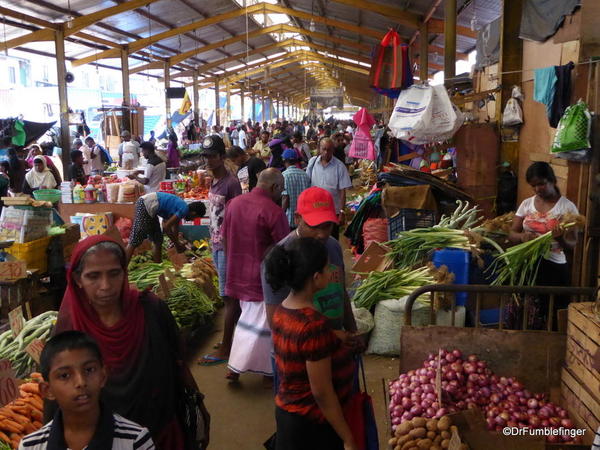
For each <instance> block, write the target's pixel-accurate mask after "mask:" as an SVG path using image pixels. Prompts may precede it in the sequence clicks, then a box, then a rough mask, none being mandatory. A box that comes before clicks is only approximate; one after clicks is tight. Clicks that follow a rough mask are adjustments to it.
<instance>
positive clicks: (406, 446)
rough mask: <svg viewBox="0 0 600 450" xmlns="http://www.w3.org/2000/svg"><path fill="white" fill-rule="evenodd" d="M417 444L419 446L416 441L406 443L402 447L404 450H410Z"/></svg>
mask: <svg viewBox="0 0 600 450" xmlns="http://www.w3.org/2000/svg"><path fill="white" fill-rule="evenodd" d="M416 444H417V441H414V440H410V441H406V442H405V443H404V444H403V445H402V450H407V449H409V448H413V447H414V446H415V445H416Z"/></svg>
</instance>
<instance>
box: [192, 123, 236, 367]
mask: <svg viewBox="0 0 600 450" xmlns="http://www.w3.org/2000/svg"><path fill="white" fill-rule="evenodd" d="M201 155H202V156H203V157H204V159H205V161H206V168H207V169H208V170H210V172H211V174H212V176H213V182H212V185H211V187H210V191H209V193H208V216H209V219H210V225H209V228H210V243H211V247H212V253H213V261H214V263H215V267H216V268H217V273H218V274H219V293H220V294H221V297H223V302H224V303H225V324H224V326H223V340H222V341H221V345H220V346H219V348H218V349H217V351H216V352H215V353H214V354H212V355H204V356H203V357H202V358H201V359H200V361H199V363H200V365H203V366H210V365H214V364H221V363H224V362H226V361H227V358H228V357H229V352H230V350H231V340H232V338H233V331H234V330H235V325H236V323H237V320H238V318H239V316H240V303H239V300H238V299H237V298H231V297H228V296H226V295H225V282H226V268H225V250H224V248H223V234H222V230H221V226H222V225H223V219H224V218H225V205H226V204H227V202H228V201H229V200H231V199H232V198H234V197H236V196H238V195H241V193H242V187H241V186H240V182H239V181H238V179H237V177H235V175H233V174H231V173H230V172H229V171H228V170H227V168H226V167H225V144H224V143H223V139H221V138H220V137H219V136H216V135H212V136H207V137H206V138H204V141H202V150H201Z"/></svg>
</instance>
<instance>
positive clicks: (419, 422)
mask: <svg viewBox="0 0 600 450" xmlns="http://www.w3.org/2000/svg"><path fill="white" fill-rule="evenodd" d="M411 423H412V424H413V428H421V427H424V426H425V425H426V424H427V419H426V418H425V417H415V418H414V419H413V420H411Z"/></svg>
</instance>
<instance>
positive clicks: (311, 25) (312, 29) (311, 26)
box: [308, 19, 317, 33]
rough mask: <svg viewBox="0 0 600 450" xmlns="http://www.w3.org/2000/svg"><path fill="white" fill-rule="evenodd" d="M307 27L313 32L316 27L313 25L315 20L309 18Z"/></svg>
mask: <svg viewBox="0 0 600 450" xmlns="http://www.w3.org/2000/svg"><path fill="white" fill-rule="evenodd" d="M308 29H309V30H310V31H311V32H312V33H314V32H315V31H316V29H317V26H316V25H315V21H314V20H313V19H310V23H309V24H308Z"/></svg>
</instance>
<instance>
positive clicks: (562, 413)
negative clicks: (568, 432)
mask: <svg viewBox="0 0 600 450" xmlns="http://www.w3.org/2000/svg"><path fill="white" fill-rule="evenodd" d="M558 417H560V418H561V419H568V418H569V413H568V412H567V410H566V409H562V408H561V409H559V410H558Z"/></svg>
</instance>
